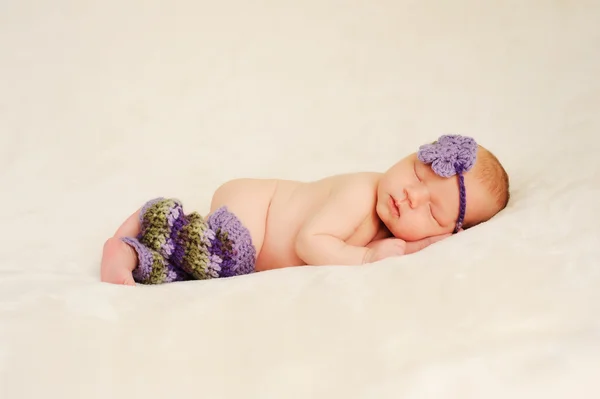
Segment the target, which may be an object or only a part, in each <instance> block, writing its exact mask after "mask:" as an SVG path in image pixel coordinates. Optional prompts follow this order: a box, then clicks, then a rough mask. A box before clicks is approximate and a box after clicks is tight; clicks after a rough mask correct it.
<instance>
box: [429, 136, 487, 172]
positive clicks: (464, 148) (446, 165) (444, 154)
mask: <svg viewBox="0 0 600 399" xmlns="http://www.w3.org/2000/svg"><path fill="white" fill-rule="evenodd" d="M417 157H418V158H419V160H420V161H421V162H424V163H430V164H431V169H433V171H434V172H435V173H436V174H438V175H439V176H441V177H450V176H454V175H455V174H460V173H463V172H466V171H468V170H469V169H471V168H472V167H473V165H474V164H475V160H476V158H477V143H476V142H475V140H473V139H472V138H471V137H466V136H460V135H444V136H441V137H440V138H439V139H438V140H437V141H436V142H434V143H433V144H425V145H422V146H421V147H419V152H418V153H417Z"/></svg>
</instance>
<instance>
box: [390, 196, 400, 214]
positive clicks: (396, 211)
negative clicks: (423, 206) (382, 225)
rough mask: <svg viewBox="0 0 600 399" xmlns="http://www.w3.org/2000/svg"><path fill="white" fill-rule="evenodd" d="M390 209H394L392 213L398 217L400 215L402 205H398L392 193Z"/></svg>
mask: <svg viewBox="0 0 600 399" xmlns="http://www.w3.org/2000/svg"><path fill="white" fill-rule="evenodd" d="M388 203H389V206H390V209H391V210H392V214H393V215H394V216H396V217H400V207H399V206H398V202H396V200H395V199H394V197H392V196H391V195H390V199H389V200H388Z"/></svg>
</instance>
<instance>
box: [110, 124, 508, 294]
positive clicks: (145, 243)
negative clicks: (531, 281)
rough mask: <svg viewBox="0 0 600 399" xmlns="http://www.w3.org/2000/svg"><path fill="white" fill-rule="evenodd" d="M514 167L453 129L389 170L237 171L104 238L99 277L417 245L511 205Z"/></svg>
mask: <svg viewBox="0 0 600 399" xmlns="http://www.w3.org/2000/svg"><path fill="white" fill-rule="evenodd" d="M508 199H509V181H508V176H507V174H506V172H505V170H504V168H503V167H502V165H501V164H500V162H499V161H498V160H497V159H496V157H495V156H494V155H493V154H492V153H491V152H489V151H488V150H486V149H485V148H483V147H481V146H479V145H477V143H476V142H475V140H473V139H472V138H470V137H466V136H459V135H445V136H442V137H440V138H439V139H438V140H437V141H436V142H434V143H432V144H426V145H423V146H421V147H420V148H419V151H418V152H417V153H414V154H411V155H409V156H407V157H406V158H404V159H402V160H400V161H399V162H398V163H396V164H395V165H394V166H392V167H391V168H390V169H389V170H388V171H387V172H385V173H371V172H365V173H353V174H346V175H337V176H332V177H327V178H324V179H322V180H318V181H314V182H299V181H289V180H269V179H237V180H232V181H229V182H227V183H225V184H224V185H222V186H221V187H219V188H218V189H217V190H216V192H215V193H214V195H213V198H212V203H211V206H210V213H209V215H207V216H206V217H202V216H200V215H199V214H198V213H196V212H192V213H190V214H189V215H186V214H185V213H184V211H183V208H182V204H181V203H180V202H179V201H177V200H173V199H163V198H158V199H154V200H152V201H149V202H147V203H146V204H145V205H144V206H143V207H142V208H141V209H139V210H138V211H136V212H135V213H134V214H133V215H131V216H130V217H129V218H128V219H127V220H126V221H125V222H124V223H123V224H122V225H121V227H120V228H119V229H118V230H117V232H116V233H115V235H114V237H112V238H110V239H109V240H108V241H107V242H106V243H105V245H104V251H103V256H102V264H101V279H102V281H105V282H109V283H116V284H126V285H135V283H136V282H138V283H142V284H160V283H167V282H173V281H182V280H191V279H208V278H218V277H230V276H236V275H242V274H248V273H252V272H258V271H264V270H270V269H276V268H282V267H290V266H301V265H361V264H365V263H372V262H376V261H379V260H381V259H385V258H387V257H391V256H400V255H405V254H410V253H413V252H416V251H418V250H421V249H423V248H425V247H427V246H428V245H430V244H432V243H434V242H437V241H439V240H441V239H444V238H446V237H448V236H450V235H452V234H453V233H457V232H459V231H461V230H462V229H466V228H469V227H472V226H475V225H477V224H479V223H481V222H485V221H487V220H489V219H490V218H492V217H493V216H494V215H496V214H497V213H498V212H499V211H501V210H502V209H504V207H505V206H506V204H507V203H508Z"/></svg>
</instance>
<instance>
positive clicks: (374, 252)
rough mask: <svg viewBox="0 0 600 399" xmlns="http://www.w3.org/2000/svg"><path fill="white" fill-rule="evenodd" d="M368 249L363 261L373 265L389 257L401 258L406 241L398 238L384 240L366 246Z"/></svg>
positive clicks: (404, 250) (404, 251)
mask: <svg viewBox="0 0 600 399" xmlns="http://www.w3.org/2000/svg"><path fill="white" fill-rule="evenodd" d="M367 248H368V249H369V250H368V251H367V254H366V256H365V259H364V261H363V264H364V263H373V262H377V261H379V260H382V259H385V258H389V257H391V256H402V255H404V254H405V253H406V241H404V240H401V239H399V238H394V237H392V238H384V239H382V240H377V241H373V242H372V243H370V244H368V245H367Z"/></svg>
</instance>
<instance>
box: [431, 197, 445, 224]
mask: <svg viewBox="0 0 600 399" xmlns="http://www.w3.org/2000/svg"><path fill="white" fill-rule="evenodd" d="M429 214H430V215H431V217H432V218H433V220H435V222H436V223H437V224H438V226H440V227H441V226H442V225H441V224H440V222H439V221H438V220H437V219H436V217H435V216H434V215H433V209H431V202H430V203H429Z"/></svg>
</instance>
